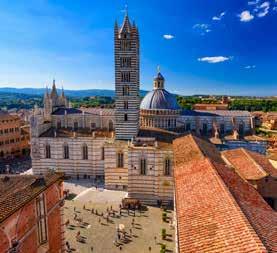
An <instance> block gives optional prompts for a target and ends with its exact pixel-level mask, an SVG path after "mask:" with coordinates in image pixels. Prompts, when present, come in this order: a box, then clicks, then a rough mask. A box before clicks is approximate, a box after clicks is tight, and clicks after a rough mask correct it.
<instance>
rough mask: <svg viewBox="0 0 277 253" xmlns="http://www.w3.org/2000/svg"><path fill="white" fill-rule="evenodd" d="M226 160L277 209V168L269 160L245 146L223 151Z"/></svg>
mask: <svg viewBox="0 0 277 253" xmlns="http://www.w3.org/2000/svg"><path fill="white" fill-rule="evenodd" d="M221 154H222V158H223V159H224V160H225V162H226V163H227V164H228V165H230V166H232V167H233V168H234V169H235V170H236V171H237V173H238V174H239V175H240V176H241V177H242V178H243V179H245V180H247V181H248V182H249V183H250V184H251V185H253V186H254V187H255V189H257V191H258V192H259V193H260V194H261V196H263V198H264V199H265V200H266V201H267V202H268V204H269V205H270V206H271V207H272V208H274V209H275V210H277V170H276V169H275V168H274V167H273V165H272V164H271V163H270V162H269V160H268V159H267V158H266V157H265V156H263V155H261V154H258V153H256V152H252V151H249V150H246V149H244V148H239V149H234V150H226V151H223V152H222V153H221Z"/></svg>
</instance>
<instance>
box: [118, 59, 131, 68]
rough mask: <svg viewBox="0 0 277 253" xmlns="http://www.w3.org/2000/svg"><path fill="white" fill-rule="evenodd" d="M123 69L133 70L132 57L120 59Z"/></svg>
mask: <svg viewBox="0 0 277 253" xmlns="http://www.w3.org/2000/svg"><path fill="white" fill-rule="evenodd" d="M120 67H121V68H131V57H121V58H120Z"/></svg>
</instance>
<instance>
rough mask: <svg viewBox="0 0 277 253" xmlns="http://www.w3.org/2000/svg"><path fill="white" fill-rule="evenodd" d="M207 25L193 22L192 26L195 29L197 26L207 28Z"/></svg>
mask: <svg viewBox="0 0 277 253" xmlns="http://www.w3.org/2000/svg"><path fill="white" fill-rule="evenodd" d="M208 27H209V25H208V24H195V25H194V26H193V28H194V29H196V28H199V29H207V28H208Z"/></svg>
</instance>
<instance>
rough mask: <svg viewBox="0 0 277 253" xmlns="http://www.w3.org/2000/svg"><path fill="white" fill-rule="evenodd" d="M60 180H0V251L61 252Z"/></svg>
mask: <svg viewBox="0 0 277 253" xmlns="http://www.w3.org/2000/svg"><path fill="white" fill-rule="evenodd" d="M62 177H63V176H62V175H61V174H55V173H54V174H53V173H52V174H47V175H45V176H43V177H42V176H31V175H29V176H27V175H24V176H22V175H21V176H15V175H9V174H6V175H4V176H1V177H0V226H1V228H0V238H1V239H0V252H3V253H4V252H28V253H37V252H57V253H58V252H60V253H61V252H64V250H65V249H64V227H63V226H64V221H63V210H62V206H63V183H62Z"/></svg>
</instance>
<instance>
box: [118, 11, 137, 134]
mask: <svg viewBox="0 0 277 253" xmlns="http://www.w3.org/2000/svg"><path fill="white" fill-rule="evenodd" d="M114 47H115V49H114V50H115V52H114V53H115V93H116V106H115V117H116V123H115V137H116V139H119V140H130V139H132V138H133V137H135V136H136V135H137V133H138V130H139V106H140V95H139V91H140V80H139V72H140V66H139V65H140V61H139V33H138V28H137V26H136V25H135V24H131V23H130V20H129V17H128V13H127V11H126V14H125V17H124V21H123V24H122V26H121V27H118V25H117V23H116V24H115V27H114Z"/></svg>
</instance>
